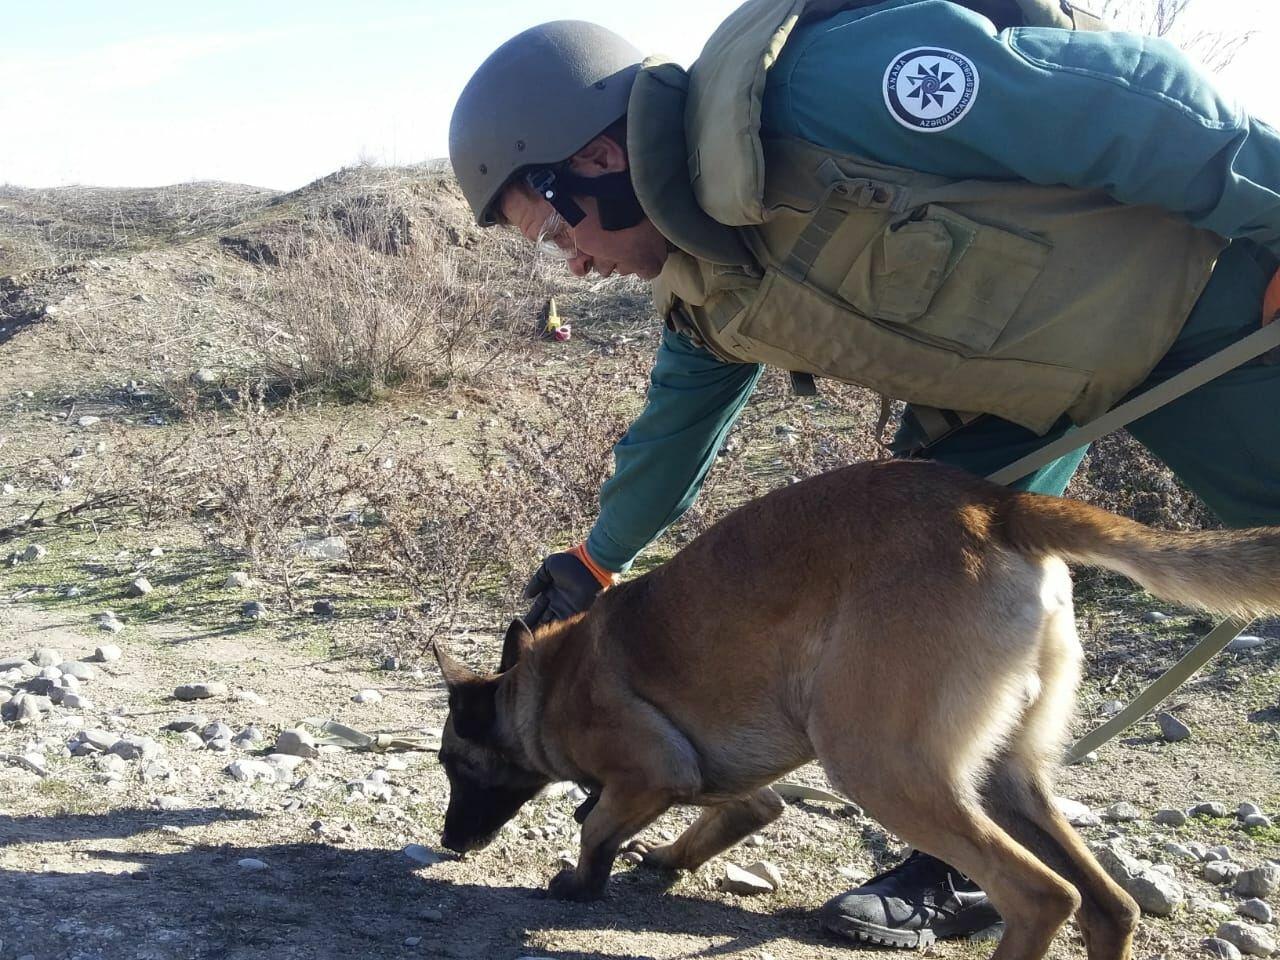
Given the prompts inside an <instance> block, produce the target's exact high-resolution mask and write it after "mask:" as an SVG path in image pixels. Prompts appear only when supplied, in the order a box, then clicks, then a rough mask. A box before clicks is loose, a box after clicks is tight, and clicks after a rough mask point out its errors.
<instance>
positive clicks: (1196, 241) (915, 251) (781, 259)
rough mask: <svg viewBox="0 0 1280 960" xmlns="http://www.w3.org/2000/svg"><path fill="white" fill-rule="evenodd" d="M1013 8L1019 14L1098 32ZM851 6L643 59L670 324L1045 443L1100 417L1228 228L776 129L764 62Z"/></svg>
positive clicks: (1173, 332)
mask: <svg viewBox="0 0 1280 960" xmlns="http://www.w3.org/2000/svg"><path fill="white" fill-rule="evenodd" d="M1018 3H1019V5H1020V7H1021V8H1022V12H1023V14H1024V15H1025V18H1024V20H1023V21H1022V22H1030V23H1032V24H1033V25H1036V24H1044V25H1052V26H1061V27H1067V28H1070V27H1072V26H1077V25H1078V26H1082V27H1083V26H1088V27H1089V28H1093V27H1094V23H1095V21H1090V22H1089V23H1087V24H1083V23H1082V24H1074V23H1073V22H1072V21H1071V20H1070V19H1068V18H1067V15H1066V14H1065V13H1064V12H1063V11H1065V10H1068V9H1069V8H1066V7H1065V5H1064V6H1063V7H1062V8H1059V6H1058V5H1057V4H1056V3H1048V2H1045V0H1018ZM859 5H865V2H864V3H859V2H857V0H854V2H844V3H841V2H839V0H809V2H806V0H751V2H749V3H747V4H746V5H745V6H743V7H741V8H739V9H738V10H737V11H736V12H735V13H734V14H732V15H731V16H730V17H729V19H728V20H726V21H725V23H724V24H722V25H721V27H720V28H719V29H717V31H716V32H715V34H713V35H712V37H711V39H710V40H709V41H708V42H707V45H706V47H705V48H704V50H703V52H702V55H701V56H700V57H699V58H698V60H697V62H696V63H695V64H694V66H693V67H692V69H691V70H690V71H689V72H688V73H686V72H685V71H684V70H683V69H682V68H680V67H679V66H678V65H677V64H674V63H671V62H667V61H663V60H660V59H650V60H647V61H646V62H645V63H644V65H643V67H642V69H641V72H640V74H639V76H638V78H637V80H636V83H635V86H634V87H633V90H632V94H631V100H630V104H629V107H628V131H627V138H628V152H629V156H630V162H631V172H632V180H633V184H634V186H635V190H636V194H637V196H638V197H639V199H640V202H641V205H642V206H643V208H644V210H645V212H646V214H648V216H649V218H650V219H651V220H652V221H653V223H654V225H655V226H656V227H657V228H658V230H659V231H661V233H662V234H663V235H664V236H665V237H666V238H667V239H668V240H669V241H671V243H672V244H674V246H675V247H676V248H677V249H676V250H674V251H672V253H671V254H670V255H669V257H668V260H667V262H666V265H665V267H664V269H663V271H662V273H661V275H660V276H659V277H658V278H657V279H656V280H655V281H654V283H653V294H654V301H655V304H656V306H657V309H658V312H659V315H660V316H662V317H663V318H664V319H665V320H666V321H667V323H668V324H669V325H670V326H672V327H673V328H675V329H678V330H680V331H682V332H684V333H686V334H688V335H689V336H690V337H692V338H693V339H694V340H695V341H696V342H698V343H700V344H702V345H703V346H705V347H706V348H707V349H708V350H710V351H711V352H712V353H713V354H715V355H716V356H718V357H720V358H721V359H724V360H726V361H734V362H753V363H767V364H772V365H775V366H780V367H784V368H786V369H788V370H792V371H799V372H804V373H811V374H813V375H815V376H820V377H827V378H831V379H835V380H841V381H846V382H850V383H856V384H860V385H862V386H865V387H869V388H871V389H873V390H875V391H877V392H879V393H881V394H883V395H884V396H887V397H892V398H895V399H899V400H905V401H907V402H908V403H911V404H915V405H922V406H927V407H935V408H943V409H949V410H961V411H969V412H974V413H990V414H995V415H997V416H999V417H1002V418H1004V419H1006V420H1010V421H1012V422H1014V423H1018V424H1021V425H1023V426H1025V427H1027V428H1029V429H1031V430H1033V431H1035V432H1036V433H1039V434H1043V433H1044V432H1046V431H1047V430H1048V429H1049V428H1050V427H1051V426H1052V425H1053V424H1054V423H1055V422H1056V421H1057V420H1058V419H1059V418H1060V417H1061V416H1062V415H1063V414H1064V413H1065V414H1067V415H1068V416H1069V417H1070V418H1071V419H1072V420H1073V421H1074V422H1076V423H1085V422H1088V421H1089V420H1092V419H1093V418H1095V417H1097V416H1098V415H1100V414H1102V413H1104V412H1105V411H1106V410H1108V409H1109V408H1110V407H1112V406H1114V405H1115V404H1116V403H1117V402H1118V401H1119V400H1120V399H1121V398H1122V397H1123V396H1124V395H1125V394H1126V393H1128V392H1129V391H1130V390H1131V389H1132V388H1133V387H1134V386H1136V385H1137V384H1138V383H1140V382H1141V381H1142V380H1143V379H1145V377H1146V376H1147V374H1148V373H1150V371H1151V370H1152V368H1153V367H1154V366H1155V365H1156V363H1157V362H1158V361H1159V360H1160V358H1161V357H1162V356H1164V354H1165V353H1166V352H1167V350H1168V349H1169V347H1170V346H1171V345H1172V344H1173V341H1174V340H1175V339H1176V338H1177V335H1178V333H1179V331H1180V330H1181V328H1182V325H1183V324H1184V323H1185V321H1186V318H1187V317H1188V316H1189V315H1190V313H1191V310H1192V308H1193V306H1194V305H1195V302H1196V300H1197V299H1198V298H1199V296H1200V293H1201V292H1202V290H1203V289H1204V286H1205V284H1206V282H1207V281H1208V279H1209V276H1210V274H1211V273H1212V271H1213V267H1214V264H1215V262H1216V259H1217V256H1218V254H1219V253H1220V252H1221V251H1222V249H1223V247H1224V246H1225V241H1224V240H1223V238H1221V237H1220V236H1218V235H1216V234H1213V233H1210V232H1208V231H1205V230H1200V229H1197V228H1195V227H1193V226H1192V225H1191V224H1189V223H1188V222H1187V221H1186V220H1185V219H1183V218H1182V217H1179V216H1177V215H1175V214H1173V213H1170V212H1168V211H1165V210H1162V209H1159V208H1156V207H1152V206H1134V205H1126V204H1121V203H1118V202H1116V201H1115V200H1112V199H1111V198H1110V197H1108V196H1107V195H1106V194H1104V193H1102V192H1101V191H1086V190H1077V189H1072V188H1069V187H1055V186H1039V185H1035V184H1031V183H1028V182H1025V181H990V180H957V179H951V178H947V177H942V176H935V175H931V174H925V173H921V172H919V171H916V170H910V169H905V168H902V167H895V166H890V165H886V164H882V163H877V162H875V161H873V160H871V159H870V158H867V157H863V156H858V155H854V154H847V153H840V152H836V151H832V150H830V149H828V148H826V147H823V146H820V145H817V144H814V143H810V142H807V141H804V140H800V139H796V138H774V137H768V136H764V135H762V133H761V130H760V106H761V98H762V96H763V92H764V85H765V82H766V80H767V73H768V69H769V67H770V65H771V64H772V63H773V62H774V61H775V60H776V58H777V56H778V54H779V53H780V51H781V50H782V47H783V45H784V44H785V43H786V41H787V38H788V37H789V36H790V34H791V32H792V30H793V29H794V28H795V26H796V24H797V23H799V22H801V21H802V20H804V19H807V18H809V17H814V16H823V17H825V16H830V15H832V14H834V13H837V12H839V10H841V9H845V8H848V7H852V6H859ZM966 5H975V4H966ZM1038 10H1039V11H1041V12H1042V16H1041V19H1039V20H1037V19H1036V16H1038V15H1037V14H1036V11H1038ZM1050 21H1052V22H1050Z"/></svg>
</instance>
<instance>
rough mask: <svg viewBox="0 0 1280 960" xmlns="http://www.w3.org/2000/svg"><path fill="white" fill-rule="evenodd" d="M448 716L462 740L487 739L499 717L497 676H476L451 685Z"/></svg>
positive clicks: (480, 740)
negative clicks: (456, 684) (454, 685)
mask: <svg viewBox="0 0 1280 960" xmlns="http://www.w3.org/2000/svg"><path fill="white" fill-rule="evenodd" d="M449 719H450V720H452V721H453V729H454V731H455V732H456V733H457V734H458V736H460V737H462V739H464V740H476V741H479V742H482V743H483V742H484V741H486V740H488V739H489V735H490V733H491V731H492V730H493V725H494V723H496V722H497V719H498V678H497V677H476V678H475V679H473V680H467V681H464V682H463V683H461V684H459V685H458V686H456V687H450V688H449Z"/></svg>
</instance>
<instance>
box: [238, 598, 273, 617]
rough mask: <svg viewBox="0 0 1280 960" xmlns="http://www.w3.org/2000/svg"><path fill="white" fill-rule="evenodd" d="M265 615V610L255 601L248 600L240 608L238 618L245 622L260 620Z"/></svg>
mask: <svg viewBox="0 0 1280 960" xmlns="http://www.w3.org/2000/svg"><path fill="white" fill-rule="evenodd" d="M266 615H267V608H266V607H265V606H264V605H263V604H262V603H260V602H259V601H257V600H250V601H249V602H248V603H246V604H245V605H244V606H242V607H241V608H240V616H242V617H244V619H246V620H261V619H262V618H263V617H265V616H266Z"/></svg>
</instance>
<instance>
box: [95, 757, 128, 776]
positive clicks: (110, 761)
mask: <svg viewBox="0 0 1280 960" xmlns="http://www.w3.org/2000/svg"><path fill="white" fill-rule="evenodd" d="M93 763H94V766H96V767H97V768H98V769H99V770H100V771H101V772H103V773H124V771H125V770H126V769H128V766H129V765H128V764H127V763H125V762H124V758H123V757H121V756H119V755H118V754H114V753H103V754H99V756H98V757H97V759H95V760H94V761H93Z"/></svg>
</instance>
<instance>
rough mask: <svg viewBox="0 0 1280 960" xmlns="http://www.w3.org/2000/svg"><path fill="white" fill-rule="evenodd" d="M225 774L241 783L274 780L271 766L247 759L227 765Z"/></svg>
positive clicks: (273, 771)
mask: <svg viewBox="0 0 1280 960" xmlns="http://www.w3.org/2000/svg"><path fill="white" fill-rule="evenodd" d="M227 773H229V774H231V775H232V776H233V777H235V778H236V779H237V780H239V781H240V782H241V783H255V782H256V781H258V780H267V781H271V780H275V779H276V771H275V768H274V767H272V766H271V764H269V763H266V762H264V761H262V760H251V759H249V758H247V757H246V758H245V759H243V760H237V761H235V762H234V763H232V764H231V765H229V766H228V767H227Z"/></svg>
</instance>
